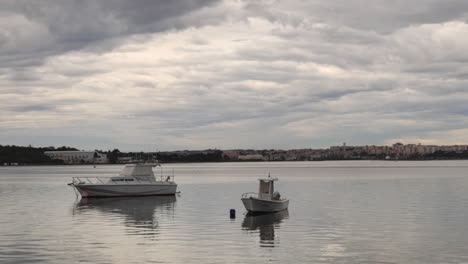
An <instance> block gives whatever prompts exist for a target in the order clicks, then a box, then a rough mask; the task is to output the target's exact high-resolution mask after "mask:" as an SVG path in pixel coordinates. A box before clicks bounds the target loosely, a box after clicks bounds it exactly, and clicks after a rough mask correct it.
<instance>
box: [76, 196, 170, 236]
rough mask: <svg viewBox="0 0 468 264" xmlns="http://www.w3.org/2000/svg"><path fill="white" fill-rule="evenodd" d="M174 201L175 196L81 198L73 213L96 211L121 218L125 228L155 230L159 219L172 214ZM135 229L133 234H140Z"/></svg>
mask: <svg viewBox="0 0 468 264" xmlns="http://www.w3.org/2000/svg"><path fill="white" fill-rule="evenodd" d="M176 200H177V199H176V197H175V196H145V197H115V198H82V199H81V200H80V201H79V202H78V203H77V204H76V206H75V210H74V212H75V213H78V214H82V213H83V214H84V213H87V212H93V211H97V212H101V213H104V214H106V215H110V216H111V217H112V218H123V219H124V223H125V226H127V227H131V228H136V229H141V228H143V229H145V230H155V229H156V228H157V227H158V218H159V217H163V216H171V215H172V214H173V212H174V207H175V202H176ZM109 220H111V218H110V219H109ZM136 229H133V233H135V234H136V233H140V232H138V231H137V230H136Z"/></svg>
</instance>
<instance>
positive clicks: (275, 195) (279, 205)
mask: <svg viewBox="0 0 468 264" xmlns="http://www.w3.org/2000/svg"><path fill="white" fill-rule="evenodd" d="M258 180H259V182H260V186H259V191H258V193H252V192H249V193H244V194H242V198H241V200H242V203H243V204H244V206H245V209H247V211H249V213H272V212H279V211H283V210H286V209H288V205H289V200H288V199H285V198H281V195H280V193H279V192H275V189H274V182H275V181H277V180H278V178H271V177H270V175H268V178H263V179H258Z"/></svg>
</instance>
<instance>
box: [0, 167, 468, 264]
mask: <svg viewBox="0 0 468 264" xmlns="http://www.w3.org/2000/svg"><path fill="white" fill-rule="evenodd" d="M121 168H122V166H98V167H97V168H92V167H91V166H57V167H49V166H46V167H0V210H1V212H0V263H78V262H79V263H265V262H272V263H468V161H429V162H427V161H425V162H394V161H388V162H384V161H378V162H371V161H350V162H349V161H348V162H283V163H209V164H176V165H166V166H164V170H165V171H168V172H169V171H172V169H174V170H175V174H176V178H175V180H176V182H177V183H178V184H179V190H180V191H181V195H180V196H176V197H146V198H116V199H114V198H109V199H87V200H80V199H77V198H76V196H75V193H74V191H73V189H71V188H70V187H68V186H67V185H66V184H67V183H68V182H70V179H71V177H73V176H79V175H81V176H84V175H91V176H93V175H94V176H112V175H113V174H115V173H117V172H118V171H120V169H121ZM155 171H158V169H156V170H155ZM268 172H271V174H272V176H275V177H279V178H280V181H279V182H278V184H277V189H278V190H279V191H280V192H281V193H282V195H283V196H287V197H288V198H289V199H290V207H289V210H288V211H287V212H283V213H279V214H274V215H268V216H265V215H263V216H257V217H249V216H245V214H244V212H245V210H244V208H243V206H242V203H241V201H240V195H241V194H242V193H243V192H248V191H256V189H257V181H256V179H257V178H258V177H262V176H266V175H267V174H268ZM231 208H233V209H236V211H237V217H236V218H235V219H233V220H231V219H230V218H229V209H231Z"/></svg>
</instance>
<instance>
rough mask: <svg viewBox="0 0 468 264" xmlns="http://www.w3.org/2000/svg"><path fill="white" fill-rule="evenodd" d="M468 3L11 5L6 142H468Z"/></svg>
mask: <svg viewBox="0 0 468 264" xmlns="http://www.w3.org/2000/svg"><path fill="white" fill-rule="evenodd" d="M467 47H468V1H466V0H443V1H442V0H412V1H406V0H405V1H403V0H372V1H371V0H367V1H365V0H346V1H341V0H329V1H323V0H320V1H319V0H307V1H300V0H287V1H280V0H265V1H263V0H258V1H250V0H245V1H241V0H227V1H220V0H200V1H197V0H178V1H166V0H131V1H130V0H128V1H126V0H111V1H94V0H92V1H91V0H80V1H73V0H35V1H30V0H27V1H24V0H2V1H1V2H0V145H13V144H14V145H33V146H36V147H40V146H64V145H65V146H72V147H77V148H79V149H86V150H92V149H104V150H107V149H114V148H118V149H120V150H126V151H164V150H184V149H208V148H217V149H234V148H253V149H273V148H274V149H293V148H325V147H328V146H331V145H341V144H342V143H343V142H346V143H347V144H348V145H391V144H393V143H395V142H402V143H407V144H409V143H422V144H438V145H442V144H468V103H467V102H468V64H467V62H468V48H467Z"/></svg>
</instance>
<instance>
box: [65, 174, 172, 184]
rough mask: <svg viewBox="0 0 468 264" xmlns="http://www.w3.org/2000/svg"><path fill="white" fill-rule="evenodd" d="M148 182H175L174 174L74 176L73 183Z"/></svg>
mask: <svg viewBox="0 0 468 264" xmlns="http://www.w3.org/2000/svg"><path fill="white" fill-rule="evenodd" d="M148 182H174V176H173V175H167V176H160V179H156V178H154V177H151V176H138V177H128V176H127V177H98V176H94V177H89V176H87V177H73V180H72V184H132V183H148Z"/></svg>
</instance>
